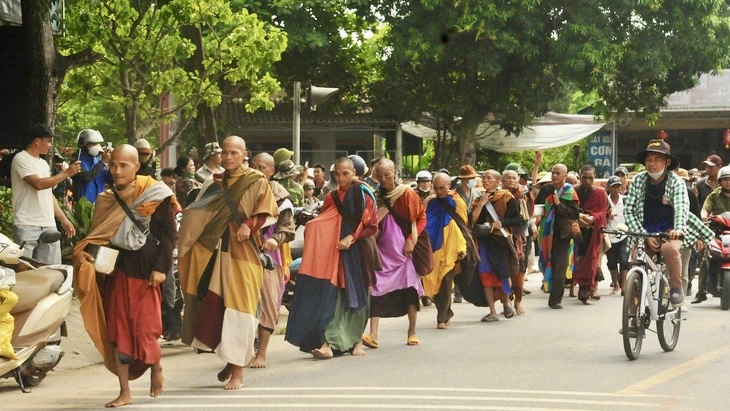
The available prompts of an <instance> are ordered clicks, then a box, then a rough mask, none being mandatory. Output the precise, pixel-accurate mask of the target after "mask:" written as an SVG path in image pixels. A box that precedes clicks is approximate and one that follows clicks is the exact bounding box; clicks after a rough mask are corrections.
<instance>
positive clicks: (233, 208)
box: [223, 173, 261, 254]
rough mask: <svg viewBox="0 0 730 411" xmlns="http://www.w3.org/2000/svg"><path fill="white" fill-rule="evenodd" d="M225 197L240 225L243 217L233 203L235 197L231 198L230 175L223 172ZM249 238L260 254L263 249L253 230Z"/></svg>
mask: <svg viewBox="0 0 730 411" xmlns="http://www.w3.org/2000/svg"><path fill="white" fill-rule="evenodd" d="M223 198H225V200H226V205H228V209H229V210H230V211H231V215H232V216H233V219H234V220H236V224H237V225H238V226H239V227H240V226H241V225H242V224H243V217H241V215H240V214H238V209H236V206H235V205H233V198H231V191H230V190H228V176H226V174H225V173H223ZM248 239H249V240H250V241H251V245H252V246H253V249H254V251H255V252H256V253H258V254H260V253H261V249H259V246H258V245H257V244H256V241H254V239H253V232H252V233H251V235H249V236H248Z"/></svg>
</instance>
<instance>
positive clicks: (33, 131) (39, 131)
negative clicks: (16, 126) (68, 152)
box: [28, 123, 58, 140]
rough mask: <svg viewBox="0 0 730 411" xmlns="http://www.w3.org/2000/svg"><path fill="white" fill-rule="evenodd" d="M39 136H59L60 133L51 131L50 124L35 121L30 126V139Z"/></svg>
mask: <svg viewBox="0 0 730 411" xmlns="http://www.w3.org/2000/svg"><path fill="white" fill-rule="evenodd" d="M38 137H40V138H43V137H58V135H57V134H55V133H54V132H53V131H51V128H50V127H48V124H45V123H35V124H33V125H32V126H30V127H29V128H28V139H29V140H32V139H34V138H38Z"/></svg>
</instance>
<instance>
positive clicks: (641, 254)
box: [627, 244, 666, 321]
mask: <svg viewBox="0 0 730 411" xmlns="http://www.w3.org/2000/svg"><path fill="white" fill-rule="evenodd" d="M633 264H636V265H635V266H634V267H632V268H631V269H630V270H629V272H628V274H627V277H628V275H630V274H631V273H632V272H639V273H641V280H642V282H641V288H642V292H641V300H640V301H639V307H649V317H650V318H651V319H652V320H654V321H656V320H657V319H659V293H660V292H661V290H659V286H658V284H660V283H661V282H660V281H659V280H660V278H657V274H658V275H660V276H661V277H664V280H665V281H666V277H665V276H664V272H663V270H661V269H660V267H659V266H657V264H655V263H654V260H653V259H652V258H651V257H650V256H649V254H647V253H646V250H645V246H644V245H643V244H640V245H639V246H638V247H637V253H636V261H635V262H634V263H633ZM645 267H646V268H648V271H647V269H646V268H645Z"/></svg>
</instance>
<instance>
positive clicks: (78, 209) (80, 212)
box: [61, 197, 94, 256]
mask: <svg viewBox="0 0 730 411" xmlns="http://www.w3.org/2000/svg"><path fill="white" fill-rule="evenodd" d="M61 209H62V210H63V212H64V213H66V217H67V218H68V219H69V221H71V224H73V225H74V227H75V228H76V235H75V236H73V237H71V238H66V237H65V236H64V237H62V242H61V248H62V250H63V251H62V254H63V255H64V256H69V255H71V253H72V252H73V247H74V246H75V245H76V243H77V242H78V241H80V240H81V239H83V238H85V237H86V235H87V234H88V233H89V227H91V214H92V213H93V212H94V203H91V202H89V200H87V199H86V198H85V197H81V199H79V201H77V202H76V203H74V205H73V206H72V207H71V208H70V209H69V208H66V207H61Z"/></svg>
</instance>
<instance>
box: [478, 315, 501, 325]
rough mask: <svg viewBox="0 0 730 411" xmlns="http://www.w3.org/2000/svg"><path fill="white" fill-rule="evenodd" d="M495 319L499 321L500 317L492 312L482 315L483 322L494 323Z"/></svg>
mask: <svg viewBox="0 0 730 411" xmlns="http://www.w3.org/2000/svg"><path fill="white" fill-rule="evenodd" d="M495 321H499V318H497V317H495V316H493V315H492V314H487V315H485V316H484V317H482V322H483V323H493V322H495Z"/></svg>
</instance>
